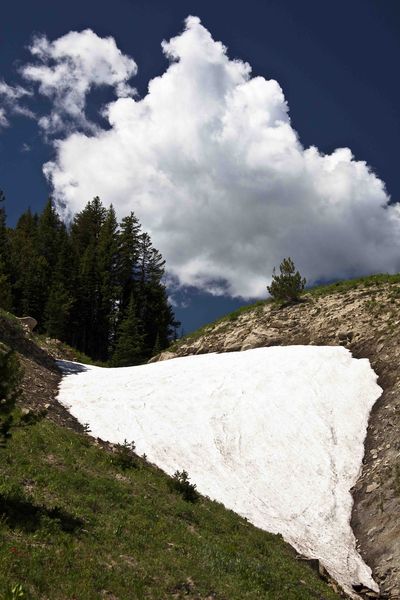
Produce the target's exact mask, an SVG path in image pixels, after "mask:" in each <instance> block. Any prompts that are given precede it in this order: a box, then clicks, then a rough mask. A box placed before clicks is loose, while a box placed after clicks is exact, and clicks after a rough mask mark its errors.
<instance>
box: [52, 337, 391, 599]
mask: <svg viewBox="0 0 400 600" xmlns="http://www.w3.org/2000/svg"><path fill="white" fill-rule="evenodd" d="M60 364H61V366H63V365H64V368H65V371H66V373H68V374H67V375H66V376H65V377H64V378H63V381H62V383H61V387H60V394H59V400H60V402H62V403H63V404H64V405H65V406H66V407H67V408H68V409H69V410H70V412H71V413H72V414H73V415H74V416H75V417H77V418H78V419H79V421H80V422H81V423H89V425H90V429H91V431H92V433H93V435H95V436H98V437H100V438H102V439H104V440H109V441H111V442H123V441H124V440H125V439H127V440H128V441H132V440H134V441H135V443H136V449H137V452H138V453H139V454H143V453H146V455H147V457H148V459H149V460H150V461H151V462H153V463H155V464H157V465H158V466H159V467H161V468H162V469H164V470H165V471H166V472H167V473H170V474H172V473H174V472H175V471H176V470H177V469H178V470H182V469H185V470H186V471H188V473H189V475H190V478H191V480H192V481H193V482H194V483H196V484H197V487H198V489H199V491H200V492H201V493H203V494H206V495H208V496H210V497H211V498H213V499H215V500H218V501H220V502H222V503H223V504H224V505H225V506H227V507H228V508H230V509H232V510H234V511H236V512H237V513H239V514H241V515H243V516H244V517H247V519H248V520H249V521H251V522H252V523H254V525H256V526H258V527H260V528H262V529H265V530H267V531H271V532H273V533H281V534H282V535H283V537H284V538H285V540H287V541H288V542H289V543H290V544H292V545H293V546H294V547H295V548H296V549H297V550H298V552H300V553H301V554H304V555H306V556H308V557H313V558H319V559H320V561H321V562H322V564H323V565H324V566H325V567H326V569H327V570H328V571H329V572H330V574H331V575H332V577H333V578H334V579H336V580H337V581H338V582H339V583H340V584H341V585H342V586H343V588H344V589H345V590H346V591H348V592H350V591H351V586H352V584H354V583H355V584H357V583H362V584H364V585H366V586H368V587H370V588H372V589H374V590H377V586H376V584H375V583H374V581H373V580H372V578H371V571H370V569H369V567H367V566H366V565H365V563H364V562H363V561H362V559H361V557H360V555H359V554H358V553H357V551H356V547H355V538H354V535H353V532H352V530H351V527H350V517H351V509H352V497H351V494H350V489H351V487H352V486H353V485H354V483H355V482H356V480H357V477H358V475H359V471H360V466H361V461H362V457H363V454H364V438H365V435H366V427H367V423H368V416H369V412H370V410H371V408H372V406H373V404H374V402H375V401H376V400H377V398H378V397H379V396H380V394H381V392H382V390H381V388H380V387H379V386H378V385H377V383H376V380H377V377H376V375H375V373H374V372H373V370H372V369H371V367H370V364H369V361H368V360H367V359H362V360H356V359H354V358H352V356H351V354H350V352H349V351H348V350H345V349H344V348H341V347H313V346H291V347H274V348H259V349H256V350H248V351H247V352H234V353H229V354H207V355H201V356H189V357H185V358H176V359H173V360H169V361H165V362H159V363H154V364H150V365H143V366H139V367H129V368H121V369H100V368H97V367H89V366H88V367H86V366H85V367H82V368H84V369H85V370H83V371H82V372H79V366H78V365H75V366H74V365H72V368H71V363H60ZM76 370H77V371H78V372H76Z"/></svg>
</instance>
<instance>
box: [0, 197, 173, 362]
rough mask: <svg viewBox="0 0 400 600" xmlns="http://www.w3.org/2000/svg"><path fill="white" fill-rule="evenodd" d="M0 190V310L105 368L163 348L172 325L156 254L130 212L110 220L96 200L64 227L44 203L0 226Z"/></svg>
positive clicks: (0, 217) (2, 216)
mask: <svg viewBox="0 0 400 600" xmlns="http://www.w3.org/2000/svg"><path fill="white" fill-rule="evenodd" d="M4 200H5V198H4V194H3V193H1V192H0V307H2V308H4V309H5V310H8V311H11V312H13V313H14V314H16V315H18V316H22V315H29V316H32V317H34V318H35V319H36V320H37V321H38V329H39V331H41V332H46V333H47V334H48V335H49V336H51V337H55V338H58V339H60V340H61V341H64V342H66V343H68V344H70V345H71V346H73V347H74V348H76V349H78V350H80V351H82V352H84V353H86V354H87V355H88V356H90V357H91V358H93V359H95V360H101V361H110V364H112V365H113V366H128V365H134V364H140V363H142V362H145V361H146V360H148V358H150V357H151V356H152V355H153V354H155V353H157V352H159V351H161V350H163V349H165V348H166V347H167V346H168V345H169V342H170V339H171V337H173V336H174V332H176V329H177V327H178V326H179V323H178V322H177V321H176V319H175V316H174V313H173V311H172V308H171V306H170V305H169V303H168V298H167V293H166V288H165V285H164V283H163V276H164V266H165V261H164V260H163V258H162V256H161V254H160V252H159V251H158V250H156V249H155V248H154V247H153V245H152V242H151V239H150V236H149V235H148V234H147V233H146V232H144V231H142V228H141V225H140V223H139V221H138V219H137V217H136V216H135V214H134V213H133V212H132V213H130V214H129V215H128V216H126V217H124V218H123V219H122V221H121V222H120V223H118V222H117V219H116V215H115V211H114V209H113V207H112V206H110V207H109V208H106V207H105V206H104V205H103V204H102V202H101V200H100V199H99V198H98V197H96V198H94V199H93V200H91V201H89V202H88V203H87V205H86V206H85V208H84V209H83V210H82V211H81V212H79V213H77V214H76V215H75V217H74V218H73V220H72V222H71V223H70V224H69V225H66V224H65V223H64V222H63V221H62V220H61V219H60V217H59V215H58V213H57V211H56V209H55V207H54V205H53V202H52V201H51V199H50V200H49V201H48V202H47V204H46V205H45V207H44V209H43V211H42V212H41V214H34V213H32V212H31V210H30V209H28V210H27V211H26V212H24V213H23V214H22V215H21V217H20V218H19V220H18V222H17V224H16V226H15V228H9V227H7V225H6V213H5V208H4Z"/></svg>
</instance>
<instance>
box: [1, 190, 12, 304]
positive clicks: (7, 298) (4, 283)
mask: <svg viewBox="0 0 400 600" xmlns="http://www.w3.org/2000/svg"><path fill="white" fill-rule="evenodd" d="M4 201H5V196H4V193H3V192H2V191H1V190H0V308H4V309H5V310H11V309H12V287H11V280H10V274H11V273H10V271H11V264H10V261H11V257H10V246H9V238H8V232H7V225H6V211H5V208H4V206H1V204H2V203H3V202H4Z"/></svg>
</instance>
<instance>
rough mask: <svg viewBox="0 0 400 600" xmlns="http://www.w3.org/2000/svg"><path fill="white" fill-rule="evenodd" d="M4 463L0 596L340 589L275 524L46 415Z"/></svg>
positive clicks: (21, 435)
mask: <svg viewBox="0 0 400 600" xmlns="http://www.w3.org/2000/svg"><path fill="white" fill-rule="evenodd" d="M0 473H1V481H2V484H1V488H0V491H1V496H0V507H1V513H2V515H3V516H2V518H1V521H0V531H1V539H2V543H1V545H0V582H1V583H0V598H12V597H13V596H12V595H6V594H7V590H8V591H9V590H10V589H11V587H12V586H13V585H15V584H20V585H21V586H22V588H23V590H24V595H23V596H21V598H41V599H48V600H66V599H68V600H73V599H76V600H78V599H79V600H89V599H90V600H92V599H93V600H95V599H96V600H97V599H99V598H109V599H114V600H115V599H119V600H131V599H135V598H153V599H160V600H161V599H165V598H193V599H194V598H197V599H201V598H202V599H206V598H208V599H214V598H215V599H221V600H222V599H226V600H228V599H229V600H234V599H237V600H242V599H245V598H246V599H253V598H254V599H256V598H257V599H259V598H274V599H282V600H290V599H304V600H305V599H311V598H319V599H323V598H325V599H333V598H335V597H337V596H336V595H335V593H334V592H333V591H332V590H331V589H330V588H329V587H328V585H327V584H326V583H325V582H323V581H322V580H320V579H319V577H318V575H317V573H316V572H315V571H314V570H312V569H311V568H310V567H309V566H308V564H306V563H304V561H299V560H296V558H295V553H294V552H293V550H292V549H291V548H290V547H288V546H287V545H286V544H285V543H284V542H283V540H282V539H281V538H280V537H279V536H274V535H271V534H268V533H266V532H263V531H261V530H258V529H256V528H255V527H253V526H252V525H250V524H249V523H248V522H247V521H246V520H244V519H242V518H240V517H238V516H237V515H236V514H234V513H233V512H231V511H228V510H226V509H225V508H224V507H223V506H222V505H221V504H218V503H216V502H211V501H210V500H208V499H204V498H201V499H200V500H199V501H198V502H196V503H195V504H192V503H190V502H187V501H185V500H184V499H183V497H182V496H181V495H180V494H179V493H178V492H176V491H174V490H172V489H171V487H170V481H171V480H170V478H168V477H167V476H166V475H165V474H163V473H162V472H160V471H159V470H157V469H156V468H154V467H152V466H151V465H149V464H147V463H146V461H144V460H143V459H140V458H136V459H135V464H134V465H133V466H132V468H123V467H122V466H120V464H119V460H118V456H117V455H116V454H115V453H111V452H108V451H106V450H105V449H103V448H101V447H98V446H96V445H95V444H94V443H93V442H92V441H91V440H90V438H88V437H87V436H85V435H83V434H79V433H76V432H74V431H71V430H69V429H66V428H62V427H59V426H58V425H56V424H54V423H52V422H50V421H48V420H46V419H44V420H42V421H40V422H39V423H36V424H34V425H30V426H24V427H17V428H16V429H15V430H14V434H13V437H12V440H11V442H10V443H9V445H8V446H7V447H6V448H5V449H2V450H1V451H0ZM17 597H18V598H19V596H15V598H17Z"/></svg>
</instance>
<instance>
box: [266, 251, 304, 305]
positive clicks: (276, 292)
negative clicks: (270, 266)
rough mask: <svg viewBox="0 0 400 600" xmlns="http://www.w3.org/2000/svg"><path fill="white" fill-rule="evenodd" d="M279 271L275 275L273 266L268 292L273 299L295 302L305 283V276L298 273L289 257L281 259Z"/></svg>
mask: <svg viewBox="0 0 400 600" xmlns="http://www.w3.org/2000/svg"><path fill="white" fill-rule="evenodd" d="M279 271H280V275H277V274H276V271H275V268H274V270H273V273H272V282H271V285H269V286H268V287H267V290H268V292H269V293H270V294H271V297H272V298H273V299H274V300H279V301H281V302H282V301H283V302H297V301H298V300H299V298H300V294H301V292H302V291H303V290H304V286H305V285H306V280H305V278H304V277H302V276H301V275H300V273H299V271H296V267H295V266H294V262H293V260H292V259H291V258H290V257H289V258H284V259H283V261H282V262H281V264H280V266H279Z"/></svg>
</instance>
